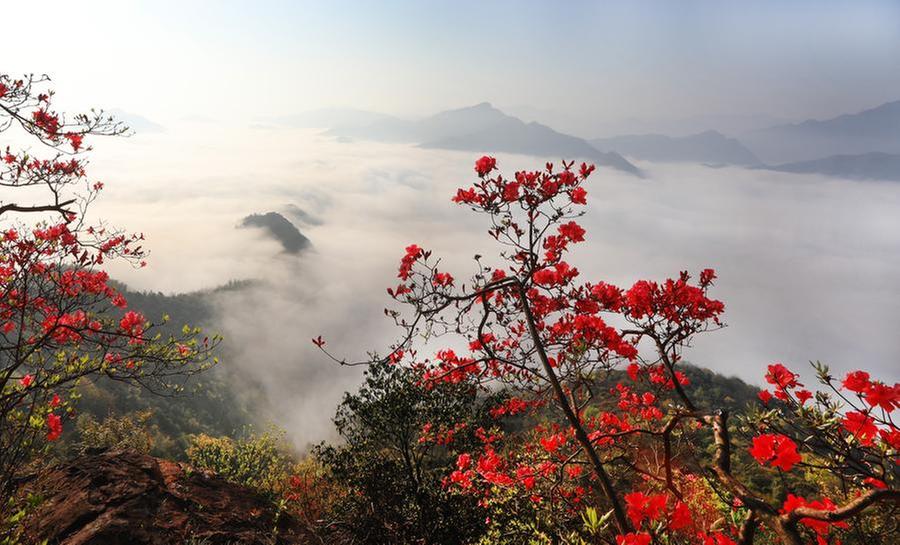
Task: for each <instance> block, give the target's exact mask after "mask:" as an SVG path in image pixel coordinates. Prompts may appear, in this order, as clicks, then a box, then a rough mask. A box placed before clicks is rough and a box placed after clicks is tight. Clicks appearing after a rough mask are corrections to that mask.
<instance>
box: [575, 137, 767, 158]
mask: <svg viewBox="0 0 900 545" xmlns="http://www.w3.org/2000/svg"><path fill="white" fill-rule="evenodd" d="M590 143H591V145H593V146H594V147H596V148H597V149H601V150H605V149H614V150H616V151H617V152H619V153H621V154H623V155H625V156H628V157H636V158H638V159H642V160H646V161H656V162H695V163H714V164H727V165H742V166H747V165H759V164H760V160H759V159H758V158H757V157H756V155H754V154H753V152H752V151H750V150H749V149H747V148H746V147H745V146H744V145H743V144H741V143H740V142H739V141H738V140H736V139H734V138H729V137H727V136H725V135H724V134H722V133H720V132H717V131H705V132H702V133H699V134H693V135H690V136H682V137H671V136H665V135H662V134H633V135H622V136H614V137H612V138H597V139H594V140H591V141H590Z"/></svg>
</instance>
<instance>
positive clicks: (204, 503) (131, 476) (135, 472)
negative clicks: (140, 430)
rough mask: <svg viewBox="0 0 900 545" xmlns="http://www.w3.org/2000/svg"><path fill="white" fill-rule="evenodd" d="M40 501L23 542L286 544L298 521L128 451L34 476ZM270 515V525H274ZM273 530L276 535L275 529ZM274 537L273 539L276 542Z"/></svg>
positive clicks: (295, 535)
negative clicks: (41, 499)
mask: <svg viewBox="0 0 900 545" xmlns="http://www.w3.org/2000/svg"><path fill="white" fill-rule="evenodd" d="M26 491H27V492H35V493H38V494H41V495H42V496H43V498H44V500H43V501H42V502H41V504H40V505H39V506H38V508H37V510H36V511H35V512H33V513H31V514H30V515H29V517H28V520H27V522H26V525H27V528H28V530H27V532H28V534H27V537H28V542H33V543H40V542H42V541H43V540H45V539H46V540H47V542H48V543H53V544H59V545H82V544H91V545H119V544H123V543H125V544H128V545H144V544H148V545H149V544H152V545H169V544H178V545H193V544H197V545H200V544H203V545H218V544H229V545H232V544H233V545H251V544H252V545H255V544H260V545H262V544H265V545H282V544H283V545H289V544H302V543H308V542H309V541H308V540H307V539H305V534H304V532H303V530H302V528H301V527H300V525H299V523H298V522H297V521H296V520H295V519H293V518H292V517H290V516H288V515H286V514H282V516H281V517H276V513H275V509H274V507H273V505H272V504H271V502H268V501H266V500H265V498H262V497H260V496H259V495H258V494H256V493H255V492H253V491H251V490H248V489H246V488H242V487H240V486H237V485H234V484H231V483H228V482H226V481H224V480H222V479H220V478H218V477H215V476H211V475H209V474H206V473H203V472H199V471H192V470H191V469H190V467H189V466H186V465H184V464H180V463H177V462H172V461H169V460H162V459H159V458H154V457H152V456H148V455H144V454H139V453H136V452H131V451H113V452H105V453H101V454H96V455H86V456H82V457H79V458H76V459H74V460H72V461H69V462H66V463H64V464H60V465H58V466H56V467H53V468H50V469H49V470H46V471H44V472H42V474H40V475H38V476H36V477H35V478H34V479H33V480H32V481H31V482H30V483H29V484H28V485H26ZM276 518H277V522H276ZM276 526H277V531H276ZM276 536H277V537H276Z"/></svg>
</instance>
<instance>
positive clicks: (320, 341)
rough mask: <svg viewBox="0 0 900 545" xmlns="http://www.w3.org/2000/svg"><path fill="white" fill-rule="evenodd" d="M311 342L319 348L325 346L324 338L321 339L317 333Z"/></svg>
mask: <svg viewBox="0 0 900 545" xmlns="http://www.w3.org/2000/svg"><path fill="white" fill-rule="evenodd" d="M312 342H313V344H314V345H316V346H318V347H319V348H322V347H323V346H325V339H323V338H322V336H321V335H319V336H318V337H316V338H315V339H313V340H312Z"/></svg>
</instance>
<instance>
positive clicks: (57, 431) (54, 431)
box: [47, 413, 62, 441]
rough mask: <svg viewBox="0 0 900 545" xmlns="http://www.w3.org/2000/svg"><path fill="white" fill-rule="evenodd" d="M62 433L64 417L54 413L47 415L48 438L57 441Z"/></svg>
mask: <svg viewBox="0 0 900 545" xmlns="http://www.w3.org/2000/svg"><path fill="white" fill-rule="evenodd" d="M61 435H62V418H60V417H59V416H58V415H55V414H53V413H49V414H48V415H47V440H48V441H56V440H57V439H59V437H60V436H61Z"/></svg>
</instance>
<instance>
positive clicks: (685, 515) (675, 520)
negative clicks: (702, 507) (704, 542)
mask: <svg viewBox="0 0 900 545" xmlns="http://www.w3.org/2000/svg"><path fill="white" fill-rule="evenodd" d="M693 523H694V519H693V516H692V515H691V509H690V508H689V507H688V506H687V504H686V503H684V502H681V501H680V502H678V503H676V504H675V509H674V510H673V511H672V517H671V518H670V519H669V529H670V530H681V529H683V528H688V527H690V526H691V525H692V524H693Z"/></svg>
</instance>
